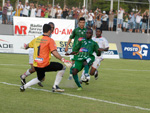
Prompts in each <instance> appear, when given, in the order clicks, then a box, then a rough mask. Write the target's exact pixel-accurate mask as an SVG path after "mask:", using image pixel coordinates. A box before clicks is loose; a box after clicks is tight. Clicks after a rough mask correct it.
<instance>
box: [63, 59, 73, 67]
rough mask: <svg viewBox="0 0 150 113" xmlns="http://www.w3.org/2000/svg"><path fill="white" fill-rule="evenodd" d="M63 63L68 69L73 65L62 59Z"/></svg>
mask: <svg viewBox="0 0 150 113" xmlns="http://www.w3.org/2000/svg"><path fill="white" fill-rule="evenodd" d="M61 61H62V62H63V63H64V64H65V65H66V66H67V67H68V68H71V66H72V63H71V62H70V61H69V60H66V59H64V58H62V59H61Z"/></svg>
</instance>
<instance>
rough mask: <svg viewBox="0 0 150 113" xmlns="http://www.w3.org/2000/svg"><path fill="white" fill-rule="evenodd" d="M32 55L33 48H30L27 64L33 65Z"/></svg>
mask: <svg viewBox="0 0 150 113" xmlns="http://www.w3.org/2000/svg"><path fill="white" fill-rule="evenodd" d="M33 54H34V49H33V48H30V49H29V64H33V61H34V59H33Z"/></svg>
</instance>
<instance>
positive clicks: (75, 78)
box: [73, 75, 82, 87]
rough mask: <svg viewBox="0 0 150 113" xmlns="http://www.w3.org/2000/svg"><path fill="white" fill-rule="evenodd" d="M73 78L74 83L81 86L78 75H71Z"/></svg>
mask: <svg viewBox="0 0 150 113" xmlns="http://www.w3.org/2000/svg"><path fill="white" fill-rule="evenodd" d="M73 79H74V81H75V83H76V84H77V86H78V87H82V86H81V84H80V82H79V79H78V75H73Z"/></svg>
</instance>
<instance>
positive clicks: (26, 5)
mask: <svg viewBox="0 0 150 113" xmlns="http://www.w3.org/2000/svg"><path fill="white" fill-rule="evenodd" d="M29 10H30V6H29V4H28V2H26V3H25V5H24V8H23V12H22V16H23V17H28V15H29Z"/></svg>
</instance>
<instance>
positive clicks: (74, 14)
mask: <svg viewBox="0 0 150 113" xmlns="http://www.w3.org/2000/svg"><path fill="white" fill-rule="evenodd" d="M78 16H79V15H78V11H77V9H74V11H73V19H75V28H76V27H77V26H78Z"/></svg>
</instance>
